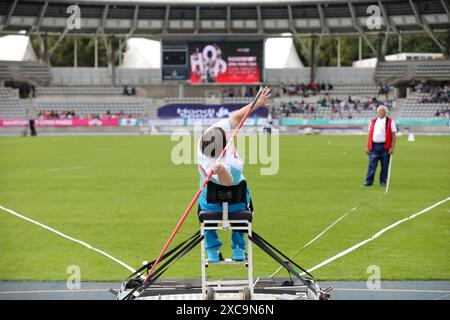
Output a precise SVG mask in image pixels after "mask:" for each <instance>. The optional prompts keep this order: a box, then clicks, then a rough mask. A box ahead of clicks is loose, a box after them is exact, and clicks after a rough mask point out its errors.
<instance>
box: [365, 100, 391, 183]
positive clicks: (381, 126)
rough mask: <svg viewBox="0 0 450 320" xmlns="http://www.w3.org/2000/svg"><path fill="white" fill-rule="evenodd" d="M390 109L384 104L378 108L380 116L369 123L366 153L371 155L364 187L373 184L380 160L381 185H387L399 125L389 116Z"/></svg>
mask: <svg viewBox="0 0 450 320" xmlns="http://www.w3.org/2000/svg"><path fill="white" fill-rule="evenodd" d="M387 113H388V110H387V108H386V107H385V106H384V105H380V106H378V108H377V114H378V117H376V118H374V119H372V121H371V122H370V125H369V136H368V139H367V148H366V153H367V155H368V156H369V168H368V170H367V175H366V181H365V182H364V187H370V186H371V185H373V180H374V177H375V172H376V170H377V166H378V161H379V162H380V163H381V172H380V186H382V187H384V186H386V180H387V175H388V167H389V160H390V158H391V154H393V153H394V148H395V142H396V132H397V126H396V124H395V121H394V120H392V118H390V117H388V116H387Z"/></svg>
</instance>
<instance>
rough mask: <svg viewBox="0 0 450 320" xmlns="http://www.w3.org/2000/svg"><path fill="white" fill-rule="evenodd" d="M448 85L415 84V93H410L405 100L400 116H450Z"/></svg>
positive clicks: (449, 91)
mask: <svg viewBox="0 0 450 320" xmlns="http://www.w3.org/2000/svg"><path fill="white" fill-rule="evenodd" d="M449 89H450V87H449V86H448V85H447V84H446V85H443V86H428V85H425V86H423V85H422V84H419V85H416V87H415V90H417V91H418V92H417V93H413V94H411V95H410V96H409V97H408V98H407V99H406V101H405V106H404V108H403V109H402V112H401V117H403V118H432V117H449V116H450V90H449Z"/></svg>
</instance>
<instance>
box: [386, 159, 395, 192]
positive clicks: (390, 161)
mask: <svg viewBox="0 0 450 320" xmlns="http://www.w3.org/2000/svg"><path fill="white" fill-rule="evenodd" d="M392 159H394V157H393V154H391V155H389V169H388V178H387V183H386V192H385V194H386V193H388V190H389V182H390V181H391V167H392Z"/></svg>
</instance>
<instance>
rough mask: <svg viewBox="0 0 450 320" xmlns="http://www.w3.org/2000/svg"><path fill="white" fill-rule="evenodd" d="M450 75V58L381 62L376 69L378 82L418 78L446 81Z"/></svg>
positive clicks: (416, 79) (406, 80)
mask: <svg viewBox="0 0 450 320" xmlns="http://www.w3.org/2000/svg"><path fill="white" fill-rule="evenodd" d="M449 75H450V60H435V61H395V62H380V63H379V64H378V66H377V68H376V71H375V81H376V82H378V83H400V82H411V81H418V80H434V81H445V80H448V79H449V77H450V76H449Z"/></svg>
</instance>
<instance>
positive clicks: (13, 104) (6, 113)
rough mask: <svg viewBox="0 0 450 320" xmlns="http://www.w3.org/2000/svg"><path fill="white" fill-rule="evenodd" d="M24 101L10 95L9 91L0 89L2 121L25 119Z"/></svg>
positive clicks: (0, 116)
mask: <svg viewBox="0 0 450 320" xmlns="http://www.w3.org/2000/svg"><path fill="white" fill-rule="evenodd" d="M25 117H26V112H25V108H24V106H23V104H22V101H21V100H20V99H19V98H17V97H13V96H11V95H10V93H9V91H8V89H6V88H4V87H0V119H14V118H25Z"/></svg>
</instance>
